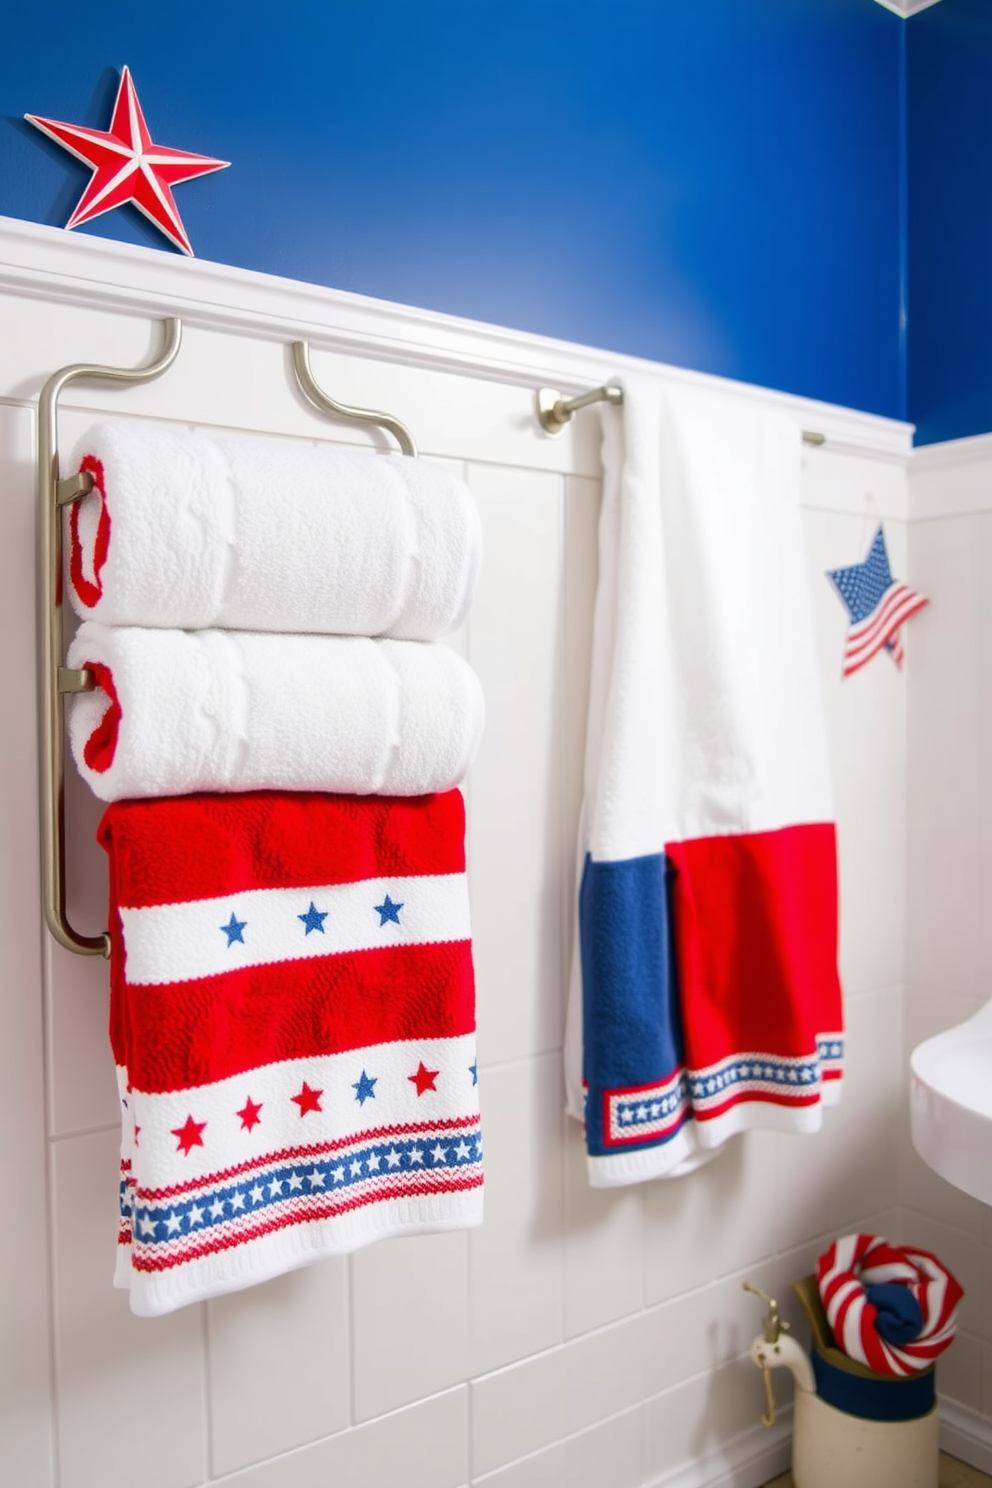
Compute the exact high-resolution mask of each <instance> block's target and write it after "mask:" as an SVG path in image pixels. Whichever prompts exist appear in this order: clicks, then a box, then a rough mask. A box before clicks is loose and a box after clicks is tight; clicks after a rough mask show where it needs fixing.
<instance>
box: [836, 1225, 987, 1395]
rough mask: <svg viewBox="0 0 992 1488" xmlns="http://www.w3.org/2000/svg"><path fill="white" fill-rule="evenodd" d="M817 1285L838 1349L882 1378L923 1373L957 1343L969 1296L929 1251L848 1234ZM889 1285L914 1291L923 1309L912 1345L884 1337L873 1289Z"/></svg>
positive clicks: (837, 1246)
mask: <svg viewBox="0 0 992 1488" xmlns="http://www.w3.org/2000/svg"><path fill="white" fill-rule="evenodd" d="M817 1281H818V1283H819V1288H820V1297H821V1299H822V1301H823V1306H824V1309H825V1310H826V1314H827V1320H828V1322H829V1323H830V1326H831V1328H832V1329H833V1334H834V1338H835V1340H836V1343H837V1347H838V1348H840V1349H843V1351H844V1353H845V1354H847V1356H848V1357H849V1358H851V1359H857V1360H858V1362H859V1363H861V1364H867V1366H868V1368H869V1369H874V1370H875V1371H876V1373H878V1374H892V1375H909V1374H917V1373H919V1372H920V1371H921V1370H923V1369H927V1368H928V1367H929V1366H930V1365H931V1364H932V1363H933V1362H934V1360H935V1359H936V1358H937V1357H938V1356H939V1355H940V1354H942V1353H943V1352H944V1350H945V1349H946V1348H947V1347H948V1345H949V1344H950V1343H951V1342H952V1340H953V1338H954V1333H955V1329H956V1326H957V1305H958V1303H959V1302H960V1300H961V1298H962V1296H963V1295H964V1292H963V1290H962V1288H961V1286H960V1284H959V1283H958V1282H957V1281H956V1280H955V1278H954V1277H953V1276H952V1275H951V1273H950V1272H949V1271H948V1270H947V1268H946V1267H945V1266H944V1265H942V1263H941V1262H940V1261H938V1259H937V1257H936V1256H935V1255H932V1254H931V1253H930V1252H929V1251H927V1250H916V1249H915V1248H911V1247H900V1246H896V1245H889V1244H888V1242H887V1241H885V1240H883V1239H882V1238H881V1237H880V1236H878V1235H866V1234H857V1235H844V1236H842V1237H841V1238H840V1239H839V1240H835V1241H834V1243H833V1244H832V1245H831V1246H830V1247H829V1249H828V1250H826V1251H824V1253H823V1255H821V1256H820V1259H819V1261H818V1263H817ZM887 1283H895V1284H896V1285H899V1284H901V1285H903V1286H905V1287H906V1288H908V1290H909V1291H910V1293H911V1294H912V1296H913V1297H914V1298H915V1300H916V1302H917V1304H918V1305H919V1310H920V1313H921V1314H922V1326H921V1328H920V1331H919V1332H918V1333H917V1335H916V1337H915V1338H913V1339H912V1340H911V1341H908V1342H902V1343H899V1344H896V1343H893V1342H891V1341H889V1340H887V1339H885V1338H884V1337H882V1335H881V1333H880V1332H879V1329H878V1309H877V1308H876V1307H875V1305H874V1303H873V1302H872V1301H871V1299H870V1296H869V1290H870V1289H871V1288H873V1287H879V1286H884V1285H886V1284H887Z"/></svg>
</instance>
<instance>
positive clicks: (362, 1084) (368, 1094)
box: [351, 1070, 379, 1106]
mask: <svg viewBox="0 0 992 1488" xmlns="http://www.w3.org/2000/svg"><path fill="white" fill-rule="evenodd" d="M378 1083H379V1082H378V1077H377V1076H372V1075H367V1074H366V1073H365V1071H364V1070H362V1077H361V1079H360V1080H354V1081H353V1082H352V1086H351V1088H352V1090H353V1091H354V1092H355V1099H356V1100H357V1102H358V1104H359V1105H360V1106H364V1104H365V1102H366V1101H367V1100H375V1087H376V1085H377V1084H378Z"/></svg>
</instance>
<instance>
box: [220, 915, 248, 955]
mask: <svg viewBox="0 0 992 1488" xmlns="http://www.w3.org/2000/svg"><path fill="white" fill-rule="evenodd" d="M247 923H248V921H247V920H239V919H238V918H237V916H236V915H235V913H234V910H233V909H232V910H231V918H230V919H229V920H228V922H227V924H226V925H221V926H220V927H219V928H220V931H221V933H222V934H223V935H226V936H227V943H228V945H229V946H232V945H233V944H234V942H235V941H236V940H240V942H241V944H242V945H244V943H245V938H244V936H243V935H242V933H241V932H242V930H243V929H244V928H245V926H246V925H247Z"/></svg>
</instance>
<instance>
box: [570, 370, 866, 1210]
mask: <svg viewBox="0 0 992 1488" xmlns="http://www.w3.org/2000/svg"><path fill="white" fill-rule="evenodd" d="M603 425H604V443H603V471H604V486H603V503H602V508H601V515H600V527H599V584H598V589H597V596H596V608H595V613H594V622H593V657H592V673H591V681H590V701H589V714H588V726H587V735H586V753H585V781H584V799H583V807H582V814H581V820H580V826H579V853H578V865H577V866H578V875H579V886H580V887H579V896H578V914H577V948H576V954H575V956H574V958H573V976H572V985H571V990H570V999H569V1018H568V1028H567V1034H566V1081H567V1087H568V1100H569V1110H570V1111H571V1113H572V1114H573V1115H575V1116H576V1117H578V1118H580V1119H582V1120H583V1121H584V1124H585V1135H586V1146H587V1152H588V1173H589V1181H590V1183H592V1184H593V1185H594V1186H610V1185H614V1184H624V1183H631V1182H637V1181H641V1180H643V1179H649V1178H655V1177H663V1176H668V1175H673V1174H677V1173H681V1172H686V1171H688V1170H690V1169H691V1168H692V1167H693V1166H698V1164H699V1163H700V1162H701V1161H704V1160H706V1158H707V1157H708V1156H709V1155H711V1154H712V1153H713V1152H714V1151H716V1150H717V1149H718V1148H719V1147H720V1146H721V1145H722V1144H723V1143H724V1142H726V1140H727V1139H728V1138H729V1137H731V1136H733V1135H734V1134H735V1133H736V1132H740V1131H744V1130H747V1129H748V1128H751V1127H772V1128H776V1129H780V1130H785V1131H794V1132H811V1131H816V1130H817V1129H818V1128H819V1126H820V1124H821V1119H822V1108H823V1106H824V1105H825V1104H827V1103H829V1102H830V1101H832V1100H835V1099H836V1098H837V1096H838V1094H839V1082H840V1076H841V1069H842V1057H843V1014H842V1007H841V989H840V982H839V979H838V973H837V928H838V901H837V855H836V836H835V829H834V822H833V806H832V799H831V790H830V779H829V769H828V762H827V753H826V734H825V728H824V722H823V716H822V702H821V697H820V681H819V676H818V671H817V664H816V655H815V651H814V645H813V633H812V623H811V615H810V603H809V580H808V575H807V571H806V559H805V550H804V543H803V533H802V513H801V509H800V503H799V482H800V467H801V433H800V429H799V426H798V424H796V422H795V421H794V420H793V419H791V418H789V417H787V416H786V415H784V414H783V413H782V412H781V411H780V410H778V409H774V408H770V407H764V406H762V405H761V404H760V403H758V402H757V401H756V400H755V399H754V398H753V397H748V398H744V397H742V396H740V395H739V394H737V393H734V392H732V391H729V390H727V391H724V390H722V389H717V388H710V387H696V386H686V385H675V384H662V383H659V382H658V381H655V380H647V379H640V378H636V377H630V378H627V379H625V383H624V404H623V407H622V408H617V407H607V408H604V409H603Z"/></svg>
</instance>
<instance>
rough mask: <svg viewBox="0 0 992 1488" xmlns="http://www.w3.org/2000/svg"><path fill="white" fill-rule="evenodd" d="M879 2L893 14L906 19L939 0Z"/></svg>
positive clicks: (878, 2)
mask: <svg viewBox="0 0 992 1488" xmlns="http://www.w3.org/2000/svg"><path fill="white" fill-rule="evenodd" d="M877 4H879V5H884V6H885V9H886V10H891V11H892V13H893V15H897V16H902V18H903V20H906V19H908V17H909V16H911V15H916V13H917V11H919V10H929V9H930V7H931V5H936V4H937V0H877Z"/></svg>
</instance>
